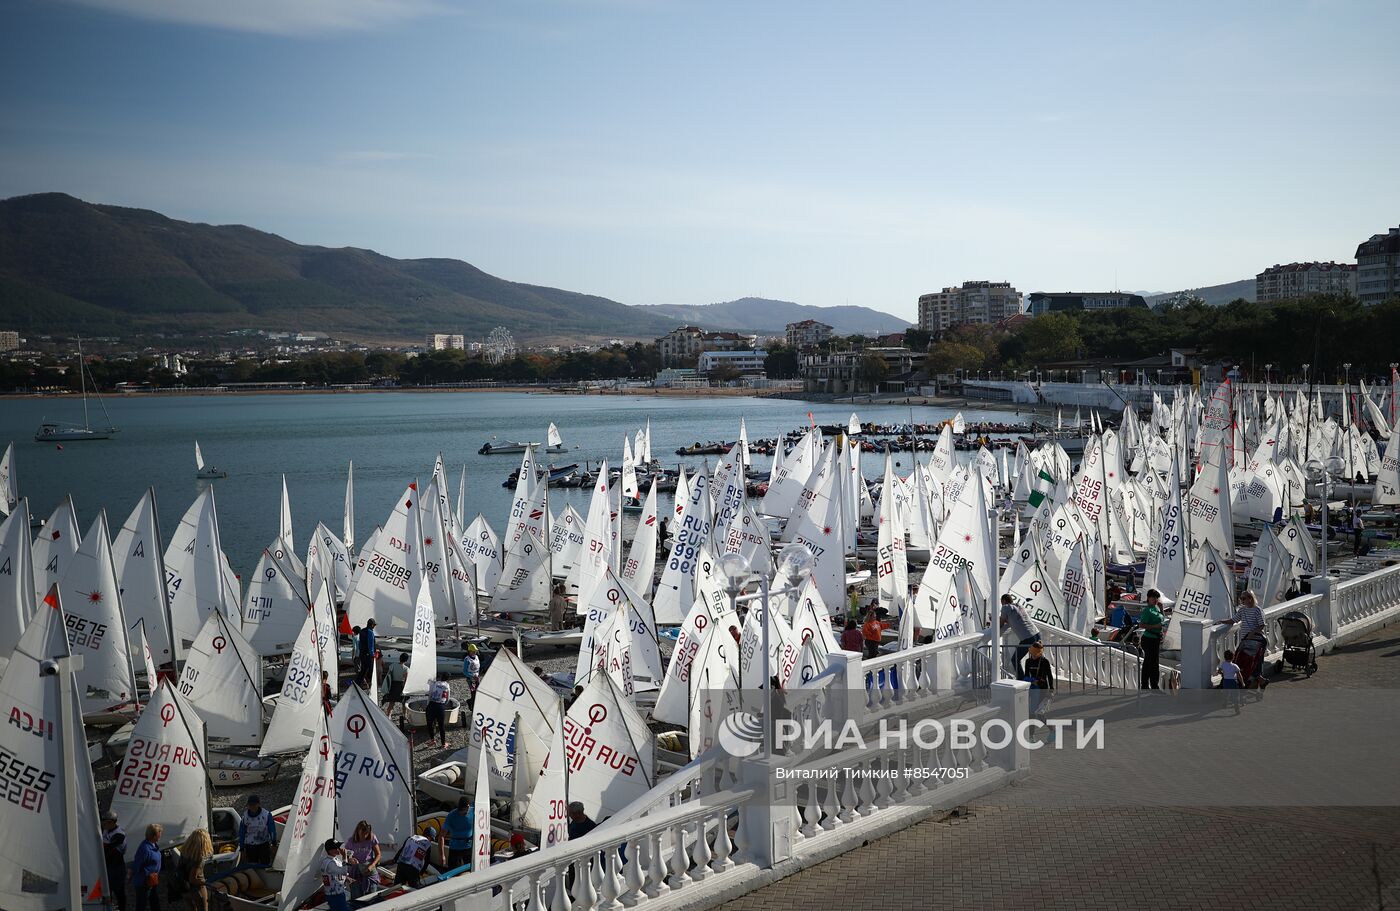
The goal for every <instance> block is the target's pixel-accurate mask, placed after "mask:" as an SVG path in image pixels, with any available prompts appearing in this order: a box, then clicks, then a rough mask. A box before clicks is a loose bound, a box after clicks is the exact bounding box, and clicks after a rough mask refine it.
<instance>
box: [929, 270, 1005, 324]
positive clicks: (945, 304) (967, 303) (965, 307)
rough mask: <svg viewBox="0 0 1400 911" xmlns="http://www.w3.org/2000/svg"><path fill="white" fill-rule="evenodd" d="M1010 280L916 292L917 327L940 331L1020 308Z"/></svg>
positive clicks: (1001, 316)
mask: <svg viewBox="0 0 1400 911" xmlns="http://www.w3.org/2000/svg"><path fill="white" fill-rule="evenodd" d="M1022 309H1023V308H1022V299H1021V292H1019V291H1017V290H1016V289H1015V288H1013V287H1011V283H1010V282H989V281H973V282H963V283H962V284H961V285H958V286H956V287H948V288H944V289H943V290H942V291H934V292H930V293H928V294H922V295H920V296H919V328H920V329H922V330H924V331H925V332H941V331H943V330H944V329H947V328H949V327H950V326H957V325H959V324H961V323H997V322H1001V321H1002V320H1004V319H1006V318H1007V317H1009V316H1015V315H1017V314H1019V313H1021V312H1022Z"/></svg>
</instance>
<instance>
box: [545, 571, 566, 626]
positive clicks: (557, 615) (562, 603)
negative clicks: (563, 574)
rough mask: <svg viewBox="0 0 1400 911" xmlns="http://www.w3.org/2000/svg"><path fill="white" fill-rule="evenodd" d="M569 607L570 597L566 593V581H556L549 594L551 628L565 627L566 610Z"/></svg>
mask: <svg viewBox="0 0 1400 911" xmlns="http://www.w3.org/2000/svg"><path fill="white" fill-rule="evenodd" d="M568 609H569V599H568V597H567V596H566V595H565V594H564V583H563V582H555V583H554V590H553V591H552V592H550V595H549V628H550V629H555V630H558V629H563V628H564V611H566V610H568Z"/></svg>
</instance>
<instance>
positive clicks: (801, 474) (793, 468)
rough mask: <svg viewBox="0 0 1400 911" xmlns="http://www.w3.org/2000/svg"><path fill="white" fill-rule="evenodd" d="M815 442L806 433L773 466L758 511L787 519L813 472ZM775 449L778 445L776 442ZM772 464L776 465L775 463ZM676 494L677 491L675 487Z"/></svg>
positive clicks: (811, 432)
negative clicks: (781, 460)
mask: <svg viewBox="0 0 1400 911" xmlns="http://www.w3.org/2000/svg"><path fill="white" fill-rule="evenodd" d="M818 440H819V437H818V435H817V430H816V429H815V428H813V429H811V430H808V431H807V434H806V436H804V437H803V438H802V439H801V440H800V441H798V443H797V445H796V446H794V447H793V448H792V451H791V452H790V453H789V454H788V455H787V456H786V457H785V458H784V459H783V463H782V466H781V467H775V468H774V470H773V471H772V473H771V477H770V478H769V479H768V490H767V491H766V492H765V493H764V494H763V502H762V504H761V505H760V506H759V511H760V512H762V513H763V514H764V515H767V516H788V515H791V514H792V510H793V508H794V507H795V506H797V498H798V497H800V496H802V491H803V489H804V488H805V487H806V485H807V479H808V478H809V477H811V474H812V472H813V471H814V470H815V469H816V461H817V457H818V456H820V452H818V453H816V454H815V455H814V454H813V451H812V450H813V447H814V444H815V443H816V442H817V441H818ZM778 446H779V447H781V446H782V440H781V439H779V441H778ZM775 465H776V463H775ZM677 495H679V488H677Z"/></svg>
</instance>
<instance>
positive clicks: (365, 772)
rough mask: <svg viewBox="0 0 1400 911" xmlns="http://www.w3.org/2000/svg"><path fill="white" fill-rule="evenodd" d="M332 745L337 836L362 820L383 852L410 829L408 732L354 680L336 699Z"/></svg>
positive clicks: (343, 836) (345, 836) (395, 846)
mask: <svg viewBox="0 0 1400 911" xmlns="http://www.w3.org/2000/svg"><path fill="white" fill-rule="evenodd" d="M330 734H331V749H332V750H334V751H335V790H336V793H337V794H338V795H339V799H338V801H337V804H336V816H337V818H338V819H339V821H340V822H339V836H338V837H339V838H340V839H341V840H343V841H348V840H349V838H350V836H351V835H352V834H354V831H355V825H356V824H357V823H358V822H359V821H360V820H362V819H363V820H367V821H368V822H369V824H370V825H371V826H372V827H373V828H374V834H375V836H376V837H377V838H378V839H379V842H380V845H381V847H382V848H383V850H384V853H385V854H386V855H389V856H392V855H393V853H394V852H395V851H396V850H398V846H399V845H401V844H403V843H404V841H405V840H407V838H408V837H409V836H410V835H412V834H413V776H412V774H411V771H412V765H411V762H412V757H411V756H410V755H409V746H408V738H407V737H405V736H404V735H403V734H402V733H401V732H400V731H399V729H398V728H397V727H395V726H394V723H393V722H392V721H390V720H389V716H388V715H385V714H384V712H383V710H381V709H380V708H379V706H377V705H375V704H374V703H372V702H371V701H370V700H369V697H368V696H367V695H365V691H364V690H362V689H360V687H359V686H358V685H357V684H351V685H350V688H349V689H347V690H346V691H345V695H343V696H341V697H340V701H339V702H337V703H336V706H335V712H334V713H333V714H332V715H331V721H330Z"/></svg>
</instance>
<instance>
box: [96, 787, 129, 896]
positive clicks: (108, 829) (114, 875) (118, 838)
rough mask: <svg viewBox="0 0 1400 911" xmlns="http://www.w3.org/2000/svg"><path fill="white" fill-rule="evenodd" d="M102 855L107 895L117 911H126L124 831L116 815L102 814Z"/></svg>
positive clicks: (109, 811) (110, 812) (110, 813)
mask: <svg viewBox="0 0 1400 911" xmlns="http://www.w3.org/2000/svg"><path fill="white" fill-rule="evenodd" d="M102 855H103V857H104V858H105V860H106V861H107V893H108V897H110V898H111V899H112V904H113V905H115V906H116V909H117V911H126V830H124V829H123V828H122V827H121V826H119V825H117V814H116V813H113V812H112V811H111V810H108V811H107V812H106V813H103V814H102Z"/></svg>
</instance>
